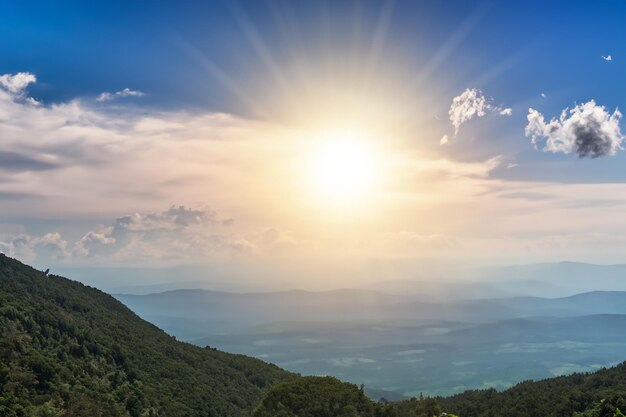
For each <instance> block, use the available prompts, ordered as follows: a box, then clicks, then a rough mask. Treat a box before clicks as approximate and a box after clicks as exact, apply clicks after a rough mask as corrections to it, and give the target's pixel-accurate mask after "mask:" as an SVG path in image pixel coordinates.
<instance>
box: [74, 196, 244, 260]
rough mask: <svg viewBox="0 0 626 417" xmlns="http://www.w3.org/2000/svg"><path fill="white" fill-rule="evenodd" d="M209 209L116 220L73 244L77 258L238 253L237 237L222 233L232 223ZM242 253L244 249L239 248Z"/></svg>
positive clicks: (172, 209) (179, 209) (177, 209)
mask: <svg viewBox="0 0 626 417" xmlns="http://www.w3.org/2000/svg"><path fill="white" fill-rule="evenodd" d="M232 222H233V221H232V219H222V218H220V217H218V215H217V213H216V212H215V211H213V210H210V209H191V208H186V207H185V206H172V207H170V208H169V209H168V210H165V211H162V212H156V213H133V214H130V215H126V216H122V217H119V218H117V219H116V220H115V222H114V224H113V226H108V227H107V226H99V227H98V228H96V229H95V230H91V231H89V232H87V233H86V234H85V235H84V236H83V237H82V238H81V239H80V240H78V242H76V245H75V254H76V255H80V256H87V257H93V256H116V257H118V258H126V259H142V258H148V259H151V258H152V259H188V258H193V257H196V256H201V255H203V254H210V253H215V252H233V251H234V252H239V251H241V250H242V247H243V245H242V244H241V242H239V241H240V238H239V237H235V236H228V235H226V234H224V230H223V229H222V227H226V226H229V225H231V224H232ZM243 250H246V249H243Z"/></svg>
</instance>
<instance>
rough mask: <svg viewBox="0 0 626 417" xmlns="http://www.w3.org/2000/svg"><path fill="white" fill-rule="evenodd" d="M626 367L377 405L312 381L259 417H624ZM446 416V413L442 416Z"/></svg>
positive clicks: (296, 385)
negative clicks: (499, 389)
mask: <svg viewBox="0 0 626 417" xmlns="http://www.w3.org/2000/svg"><path fill="white" fill-rule="evenodd" d="M620 409H621V410H624V409H626V363H623V364H621V365H618V366H615V367H613V368H608V369H601V370H598V371H597V372H594V373H577V374H573V375H569V376H563V377H558V378H550V379H545V380H541V381H525V382H521V383H519V384H517V385H515V386H513V387H511V388H509V389H507V390H504V391H502V392H498V391H496V390H495V389H487V390H477V391H465V392H463V393H461V394H458V395H454V396H452V397H430V396H423V395H422V394H419V395H418V396H417V397H414V398H411V399H408V400H403V401H397V402H393V403H389V402H387V401H380V402H378V403H374V402H372V401H370V400H369V399H367V398H366V397H365V396H364V395H363V391H362V389H359V388H358V387H357V386H356V385H352V384H347V383H342V382H340V381H338V380H336V379H334V378H329V377H307V378H300V379H297V380H295V381H290V382H286V383H283V384H279V385H277V386H275V387H273V388H271V389H270V391H269V392H268V393H267V394H266V395H265V396H264V398H263V399H262V400H261V402H260V403H259V405H258V407H257V408H256V409H255V412H254V414H253V416H254V417H270V416H271V417H339V416H341V417H344V416H345V417H433V416H439V415H447V416H449V417H456V416H457V415H458V416H461V417H493V416H506V417H536V416H543V417H624V414H622V413H621V412H620V411H619V410H620ZM442 412H443V413H442Z"/></svg>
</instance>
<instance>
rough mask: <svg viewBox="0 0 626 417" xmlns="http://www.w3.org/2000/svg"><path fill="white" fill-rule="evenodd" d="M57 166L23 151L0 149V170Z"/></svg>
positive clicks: (17, 170) (47, 168)
mask: <svg viewBox="0 0 626 417" xmlns="http://www.w3.org/2000/svg"><path fill="white" fill-rule="evenodd" d="M58 167H59V165H58V164H56V163H53V162H49V161H43V160H41V159H37V158H33V157H31V156H28V155H26V154H23V153H19V152H11V151H0V170H2V171H11V172H24V171H48V170H51V169H55V168H58Z"/></svg>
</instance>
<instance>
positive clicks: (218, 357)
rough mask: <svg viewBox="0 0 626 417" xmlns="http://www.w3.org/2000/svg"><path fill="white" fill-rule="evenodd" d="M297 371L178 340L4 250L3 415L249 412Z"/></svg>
mask: <svg viewBox="0 0 626 417" xmlns="http://www.w3.org/2000/svg"><path fill="white" fill-rule="evenodd" d="M292 378H295V375H293V374H290V373H288V372H286V371H283V370H282V369H280V368H278V367H276V366H273V365H270V364H267V363H264V362H262V361H260V360H256V359H253V358H250V357H246V356H241V355H232V354H228V353H224V352H220V351H217V350H213V349H210V348H200V347H197V346H193V345H190V344H187V343H182V342H179V341H177V340H176V339H175V338H174V337H171V336H168V335H167V334H166V333H165V332H163V331H161V330H160V329H158V328H157V327H155V326H153V325H152V324H150V323H148V322H146V321H144V320H142V319H140V318H139V317H138V316H136V315H135V314H134V313H133V312H131V311H130V310H129V309H128V308H126V307H125V306H124V305H123V304H121V303H120V302H118V301H117V300H115V299H114V298H113V297H111V296H109V295H107V294H105V293H103V292H101V291H99V290H97V289H94V288H91V287H87V286H84V285H82V284H80V283H78V282H75V281H71V280H68V279H65V278H62V277H59V276H46V275H45V274H44V273H42V272H40V271H37V270H35V269H33V268H31V267H28V266H26V265H24V264H22V263H20V262H18V261H16V260H14V259H11V258H8V257H6V256H4V255H0V416H85V417H98V416H103V417H104V416H106V417H109V416H111V417H113V416H133V417H136V416H167V417H175V416H215V417H228V416H244V415H249V412H250V410H251V408H252V407H253V406H254V405H255V404H256V403H257V402H258V400H259V399H260V398H261V396H262V394H263V392H264V391H265V390H266V389H267V388H268V387H269V386H271V385H273V384H275V383H278V382H283V381H287V380H290V379H292Z"/></svg>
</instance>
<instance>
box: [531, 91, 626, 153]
mask: <svg viewBox="0 0 626 417" xmlns="http://www.w3.org/2000/svg"><path fill="white" fill-rule="evenodd" d="M621 117H622V114H621V113H620V111H619V110H618V109H615V111H614V112H613V113H612V114H611V113H609V112H608V111H607V110H606V108H605V107H604V106H600V105H597V104H596V102H595V101H594V100H590V101H588V102H587V103H584V104H580V105H577V106H576V107H574V108H573V109H571V110H570V109H567V108H566V109H564V110H563V111H562V112H561V115H560V117H559V118H558V119H556V118H552V119H551V120H550V121H549V122H547V123H546V121H545V119H544V116H543V115H542V114H541V113H539V112H538V111H537V110H535V109H532V108H531V109H528V125H527V126H526V136H530V137H531V140H532V143H533V145H535V147H537V142H538V140H539V139H545V140H546V145H545V147H544V148H543V150H544V151H546V152H553V153H557V152H561V153H565V154H569V153H572V152H574V153H576V154H577V155H578V157H580V158H598V157H601V156H610V155H615V153H616V152H617V151H618V150H620V149H622V147H621V143H622V141H623V140H624V136H623V135H622V133H621V131H620V126H619V121H620V119H621Z"/></svg>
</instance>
